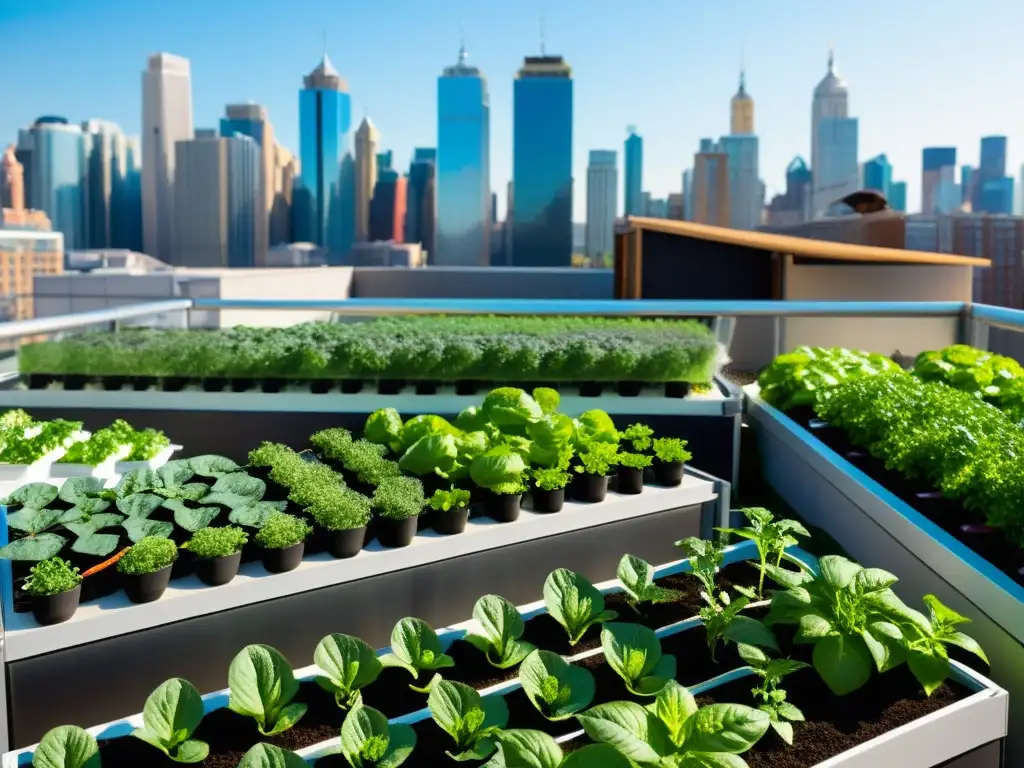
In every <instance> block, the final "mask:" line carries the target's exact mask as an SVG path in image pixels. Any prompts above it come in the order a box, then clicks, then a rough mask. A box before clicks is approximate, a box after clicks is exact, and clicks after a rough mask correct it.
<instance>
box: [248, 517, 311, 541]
mask: <svg viewBox="0 0 1024 768" xmlns="http://www.w3.org/2000/svg"><path fill="white" fill-rule="evenodd" d="M312 532H313V526H311V525H310V524H309V523H307V522H306V521H305V520H303V519H302V518H301V517H296V516H295V515H289V514H287V513H285V512H274V513H272V514H271V515H270V516H269V517H268V518H267V520H266V522H265V523H263V527H262V528H260V529H259V531H257V533H256V543H257V544H259V545H260V546H261V547H263V548H264V549H285V548H287V547H292V546H295V545H296V544H298V543H299V542H301V541H305V540H306V537H307V536H309V534H311V533H312Z"/></svg>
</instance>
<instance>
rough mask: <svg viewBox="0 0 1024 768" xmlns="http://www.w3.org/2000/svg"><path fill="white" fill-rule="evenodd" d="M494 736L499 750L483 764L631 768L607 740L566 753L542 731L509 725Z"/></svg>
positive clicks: (525, 767)
mask: <svg viewBox="0 0 1024 768" xmlns="http://www.w3.org/2000/svg"><path fill="white" fill-rule="evenodd" d="M491 738H492V739H493V740H494V743H495V745H496V746H497V750H498V751H497V752H496V753H495V755H494V757H492V758H491V759H490V760H489V761H487V763H486V764H485V765H484V768H630V762H629V760H628V759H627V758H626V757H624V756H623V755H622V754H621V753H620V752H619V751H618V750H617V749H615V748H614V747H610V746H608V745H607V744H588V745H586V746H585V747H583V748H582V749H577V750H574V751H572V752H570V753H569V754H568V755H565V754H563V753H562V748H561V747H559V746H558V743H557V742H556V741H555V740H554V739H553V738H552V737H551V736H549V735H548V734H546V733H544V732H543V731H528V730H520V729H516V728H510V729H508V730H503V731H496V732H495V733H494V735H493V736H492V737H491Z"/></svg>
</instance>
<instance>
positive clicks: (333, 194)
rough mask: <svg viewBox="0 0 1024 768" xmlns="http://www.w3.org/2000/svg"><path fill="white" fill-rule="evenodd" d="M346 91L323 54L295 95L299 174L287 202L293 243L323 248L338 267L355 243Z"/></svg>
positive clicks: (350, 107) (350, 120) (352, 179)
mask: <svg viewBox="0 0 1024 768" xmlns="http://www.w3.org/2000/svg"><path fill="white" fill-rule="evenodd" d="M351 127H352V102H351V99H350V97H349V94H348V85H347V84H346V83H345V80H344V79H343V78H342V77H341V75H340V74H339V73H338V70H336V69H335V68H334V65H333V64H331V60H330V59H329V58H328V57H327V54H324V57H323V58H322V59H321V60H320V63H319V64H318V65H317V66H316V68H315V69H314V70H313V71H312V72H310V73H309V74H308V75H306V77H305V78H303V81H302V90H301V91H299V161H300V162H299V164H300V173H299V177H298V180H297V182H296V185H295V194H294V197H293V200H292V226H293V228H294V230H295V239H296V240H298V241H303V242H310V243H315V244H316V245H321V246H326V248H327V250H328V259H329V261H330V262H331V263H335V264H337V263H340V262H341V261H342V260H343V259H344V257H345V256H346V255H347V254H348V252H349V250H350V249H351V247H352V242H353V239H354V238H355V214H356V211H355V163H354V161H353V159H352V153H351V152H350V151H349V132H350V130H351Z"/></svg>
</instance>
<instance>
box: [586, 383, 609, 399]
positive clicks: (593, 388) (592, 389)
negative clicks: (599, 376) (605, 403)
mask: <svg viewBox="0 0 1024 768" xmlns="http://www.w3.org/2000/svg"><path fill="white" fill-rule="evenodd" d="M602 392H604V384H602V383H601V382H600V381H583V382H580V397H600V396H601V393H602Z"/></svg>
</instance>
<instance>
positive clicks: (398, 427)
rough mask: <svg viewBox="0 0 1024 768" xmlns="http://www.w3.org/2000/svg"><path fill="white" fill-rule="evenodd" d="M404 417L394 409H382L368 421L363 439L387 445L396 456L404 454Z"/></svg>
mask: <svg viewBox="0 0 1024 768" xmlns="http://www.w3.org/2000/svg"><path fill="white" fill-rule="evenodd" d="M402 427H403V425H402V417H401V416H400V415H399V413H398V411H396V410H395V409H394V408H381V409H380V410H377V411H374V412H373V413H371V414H370V416H369V417H368V418H367V419H366V424H365V426H364V427H363V437H364V438H365V439H367V440H369V441H370V442H371V443H376V444H377V445H386V446H387V447H388V449H389V450H390V451H391V452H392V453H393V454H395V455H396V456H398V455H401V453H402Z"/></svg>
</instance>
